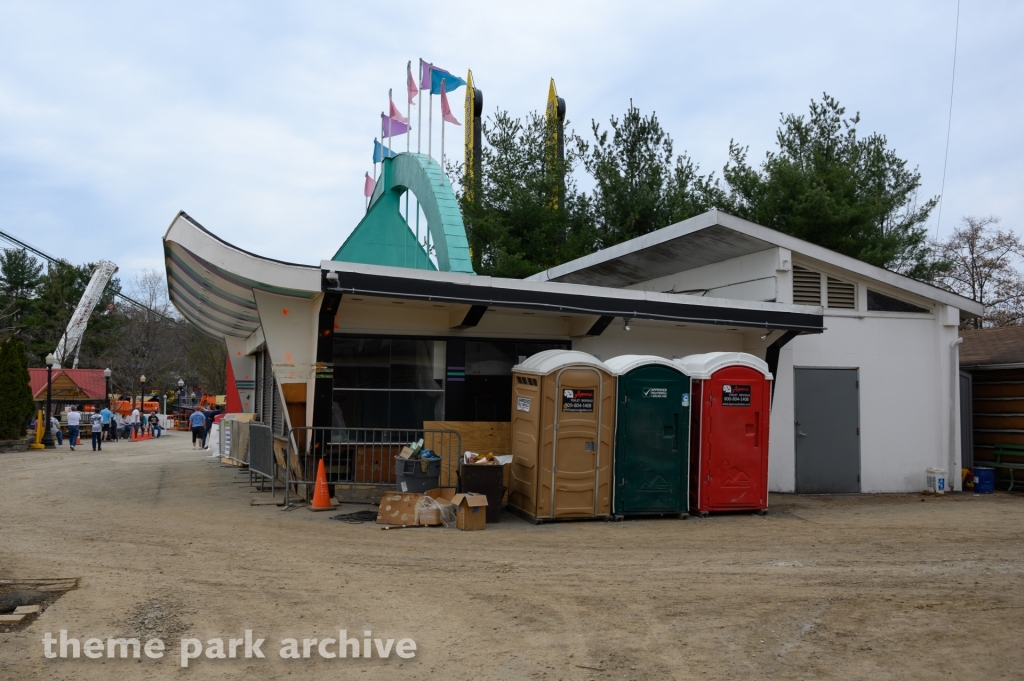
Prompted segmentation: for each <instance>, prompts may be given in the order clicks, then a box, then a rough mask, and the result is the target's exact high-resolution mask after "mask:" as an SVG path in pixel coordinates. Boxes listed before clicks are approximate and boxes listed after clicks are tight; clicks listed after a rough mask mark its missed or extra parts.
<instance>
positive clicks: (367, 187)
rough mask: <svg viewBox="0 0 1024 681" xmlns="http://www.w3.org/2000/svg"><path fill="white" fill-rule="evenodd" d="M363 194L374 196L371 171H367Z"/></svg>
mask: <svg viewBox="0 0 1024 681" xmlns="http://www.w3.org/2000/svg"><path fill="white" fill-rule="evenodd" d="M363 196H365V197H367V198H369V197H371V196H373V180H371V179H370V173H366V182H364V183H363Z"/></svg>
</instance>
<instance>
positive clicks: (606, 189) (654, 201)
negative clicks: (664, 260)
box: [584, 101, 726, 247]
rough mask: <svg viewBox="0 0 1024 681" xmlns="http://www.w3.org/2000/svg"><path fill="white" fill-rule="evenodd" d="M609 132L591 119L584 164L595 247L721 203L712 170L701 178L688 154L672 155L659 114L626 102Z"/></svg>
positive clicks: (622, 239)
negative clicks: (591, 138)
mask: <svg viewBox="0 0 1024 681" xmlns="http://www.w3.org/2000/svg"><path fill="white" fill-rule="evenodd" d="M610 125H611V130H610V131H602V130H601V126H600V125H599V124H598V123H597V122H596V121H593V122H592V123H591V126H592V129H593V133H594V146H593V151H591V153H590V154H588V155H587V156H586V158H585V163H584V165H585V167H586V170H587V172H588V173H590V175H591V176H593V178H594V182H595V187H594V192H593V206H594V216H595V221H596V225H595V227H596V229H597V232H598V234H599V240H600V244H599V245H600V246H601V247H607V246H611V245H613V244H617V243H619V242H622V241H626V240H628V239H632V238H635V237H638V236H642V235H644V234H647V233H649V232H653V231H655V230H658V229H661V228H662V227H666V226H668V225H670V224H674V223H676V222H679V221H681V220H685V219H687V218H690V217H693V216H694V215H699V214H701V213H704V212H706V211H708V210H710V209H711V208H715V207H716V206H720V205H722V204H723V203H725V198H726V195H725V192H724V190H723V189H722V188H721V186H720V185H719V183H718V181H717V180H716V179H715V178H714V174H711V175H708V176H702V175H700V174H699V172H698V171H699V167H698V165H697V164H696V163H694V162H693V160H692V159H690V157H689V156H688V155H687V154H685V153H684V154H682V155H680V156H678V157H674V156H673V152H672V138H671V136H670V135H669V134H668V133H667V132H665V130H664V129H663V128H662V127H661V122H660V121H659V120H658V116H657V114H655V113H652V114H651V115H650V116H643V115H642V114H641V113H640V110H639V109H638V108H637V107H635V106H633V102H632V101H630V103H629V109H627V110H626V113H625V115H623V116H622V118H621V119H620V118H616V117H614V116H612V117H611V120H610Z"/></svg>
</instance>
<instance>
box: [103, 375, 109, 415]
mask: <svg viewBox="0 0 1024 681" xmlns="http://www.w3.org/2000/svg"><path fill="white" fill-rule="evenodd" d="M103 378H104V379H105V381H106V384H107V388H106V395H105V396H104V398H105V399H106V401H107V409H110V369H104V370H103Z"/></svg>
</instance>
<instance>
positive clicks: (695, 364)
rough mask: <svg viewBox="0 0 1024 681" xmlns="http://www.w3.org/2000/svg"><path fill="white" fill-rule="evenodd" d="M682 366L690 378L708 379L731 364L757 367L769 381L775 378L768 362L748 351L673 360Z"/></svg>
mask: <svg viewBox="0 0 1024 681" xmlns="http://www.w3.org/2000/svg"><path fill="white" fill-rule="evenodd" d="M672 361H673V363H675V364H676V365H678V366H679V367H680V368H682V370H683V373H686V374H689V376H690V378H697V379H702V380H703V379H708V378H711V374H713V373H715V372H716V371H718V370H719V369H723V368H725V367H729V366H745V367H750V368H751V369H756V370H758V371H760V372H761V373H762V374H764V377H765V378H767V379H768V380H769V381H771V380H772V379H773V377H772V374H771V372H770V371H768V364H767V363H766V362H765V361H764V360H763V359H759V358H757V357H754V356H753V355H751V354H748V353H746V352H706V353H704V354H702V355H688V356H686V357H683V358H682V359H675V360H672Z"/></svg>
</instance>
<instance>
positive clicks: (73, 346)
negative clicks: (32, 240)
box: [0, 231, 176, 369]
mask: <svg viewBox="0 0 1024 681" xmlns="http://www.w3.org/2000/svg"><path fill="white" fill-rule="evenodd" d="M0 239H3V240H4V241H7V242H9V243H11V244H14V245H15V246H17V247H18V248H23V249H25V250H26V251H29V252H31V253H33V254H35V255H38V256H39V257H40V258H43V259H44V260H46V261H47V262H49V263H56V262H57V261H58V260H57V258H55V257H53V256H52V255H50V254H49V253H47V252H45V251H43V250H41V249H39V248H36V247H35V246H32V245H31V244H29V243H28V242H26V241H23V240H22V239H19V238H17V237H14V236H11V235H10V234H8V233H6V232H4V231H0ZM115 272H117V265H115V264H114V263H112V262H110V261H108V260H100V261H99V263H98V264H97V265H96V268H95V269H94V270H93V271H92V278H91V279H90V280H89V285H88V286H86V287H85V293H84V294H82V299H81V300H79V301H78V307H76V308H75V313H74V314H73V315H71V321H70V322H69V323H68V327H67V329H65V331H64V335H63V336H62V337H61V339H60V343H58V344H57V349H56V351H54V353H53V355H54V358H55V360H56V361H55V362H54V365H53V368H54V369H59V368H61V364H62V363H66V362H67V359H68V357H69V356H70V355H71V352H72V351H74V353H75V357H74V360H72V368H73V369H77V368H78V353H79V351H80V350H81V349H82V336H83V335H84V334H85V328H86V325H87V324H88V323H89V317H90V316H92V313H93V310H95V309H96V305H97V304H98V303H99V302H100V299H101V298H102V297H103V291H104V289H106V287H107V284H108V283H110V278H111V277H113V276H114V273H115ZM115 295H117V297H119V298H122V299H124V300H126V301H127V302H129V303H131V304H132V305H134V306H135V307H137V308H139V309H140V310H148V311H149V312H152V313H153V314H155V315H158V316H160V317H163V318H165V319H168V320H169V321H171V322H172V323H176V322H175V320H174V319H171V318H170V317H167V315H164V314H161V313H159V312H157V311H156V310H152V309H150V308H149V307H146V306H145V305H143V304H142V303H140V302H139V301H137V300H133V299H131V298H129V297H128V296H126V295H124V294H123V293H116V294H115Z"/></svg>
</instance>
